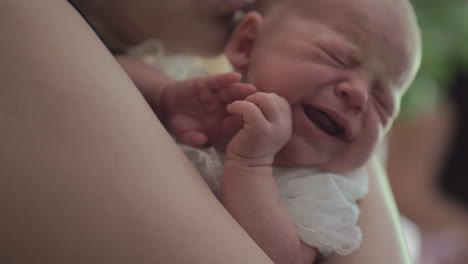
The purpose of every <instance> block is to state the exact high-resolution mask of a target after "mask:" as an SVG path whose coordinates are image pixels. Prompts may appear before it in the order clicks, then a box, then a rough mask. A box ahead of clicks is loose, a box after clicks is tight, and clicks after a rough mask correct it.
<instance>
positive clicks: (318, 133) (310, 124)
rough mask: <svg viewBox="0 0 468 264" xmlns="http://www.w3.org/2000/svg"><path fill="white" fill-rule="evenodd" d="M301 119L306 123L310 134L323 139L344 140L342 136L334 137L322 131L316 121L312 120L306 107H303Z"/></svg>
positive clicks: (330, 140)
mask: <svg viewBox="0 0 468 264" xmlns="http://www.w3.org/2000/svg"><path fill="white" fill-rule="evenodd" d="M300 119H301V120H299V122H300V123H301V124H304V127H305V130H306V131H307V132H306V133H307V134H308V136H310V137H313V138H317V139H319V140H321V141H329V142H338V141H342V139H341V138H339V137H333V136H330V135H328V134H327V133H325V132H324V131H322V129H320V128H319V127H318V126H317V125H316V124H315V123H314V122H312V121H311V120H310V119H309V117H308V116H307V114H306V113H305V109H304V108H301V117H300Z"/></svg>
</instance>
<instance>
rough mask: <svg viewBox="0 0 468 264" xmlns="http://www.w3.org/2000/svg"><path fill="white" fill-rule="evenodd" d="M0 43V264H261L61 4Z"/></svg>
mask: <svg viewBox="0 0 468 264" xmlns="http://www.w3.org/2000/svg"><path fill="white" fill-rule="evenodd" d="M0 32H1V34H0V41H1V42H2V49H0V58H1V60H0V124H1V125H0V179H1V184H0V198H1V199H0V211H1V217H0V234H1V235H0V245H1V250H0V252H1V253H0V263H50V264H54V263H176V262H177V263H271V261H270V260H269V259H268V258H267V257H266V255H265V254H264V253H263V252H261V250H260V249H259V248H258V247H257V246H256V245H255V243H254V242H253V241H252V240H251V239H250V238H249V237H248V236H247V234H245V233H244V232H243V230H242V229H241V228H240V227H239V226H238V225H237V224H236V223H235V221H234V220H233V219H232V218H231V217H230V216H229V214H228V213H227V212H226V211H225V210H224V209H223V208H222V206H221V205H220V204H219V203H218V202H217V201H216V199H215V198H214V197H213V195H211V193H210V192H209V190H208V188H207V187H206V185H205V184H204V182H203V181H202V179H201V178H200V177H199V175H198V174H197V173H196V172H195V170H194V169H193V168H192V165H191V164H190V162H189V161H188V160H187V159H186V158H185V157H184V155H183V154H182V153H181V152H180V151H179V150H178V148H177V147H176V145H175V144H174V143H173V142H172V140H171V138H170V136H168V134H167V133H166V131H165V130H164V129H163V127H162V126H161V125H160V123H159V122H158V120H157V119H156V117H155V116H154V114H153V113H152V111H151V109H150V108H149V107H148V105H147V104H146V102H145V100H144V99H143V97H142V96H141V94H140V93H139V92H138V91H137V90H136V88H135V87H134V85H133V84H132V82H131V81H130V80H129V79H128V77H127V76H126V74H125V73H124V72H123V70H122V69H121V68H120V67H119V65H118V64H117V62H116V61H115V60H114V58H113V57H112V55H111V54H110V53H108V52H107V51H106V49H105V47H104V46H103V45H102V44H101V43H100V42H99V40H98V38H97V37H96V36H95V35H94V33H93V32H92V30H91V29H90V28H89V27H88V25H86V23H85V22H84V21H83V20H82V19H81V18H80V17H79V15H78V14H77V13H76V12H74V10H73V9H72V8H71V6H69V5H68V3H67V2H66V1H64V0H44V1H30V0H4V1H0Z"/></svg>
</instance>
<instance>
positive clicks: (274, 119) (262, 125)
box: [226, 92, 292, 166]
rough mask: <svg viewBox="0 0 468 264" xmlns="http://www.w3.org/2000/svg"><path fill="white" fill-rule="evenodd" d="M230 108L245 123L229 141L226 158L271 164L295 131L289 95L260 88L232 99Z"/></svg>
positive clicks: (255, 164) (248, 162) (256, 163)
mask: <svg viewBox="0 0 468 264" xmlns="http://www.w3.org/2000/svg"><path fill="white" fill-rule="evenodd" d="M227 109H228V111H229V113H231V114H238V115H241V116H242V118H243V120H244V126H243V128H242V129H241V130H240V131H239V132H238V133H237V134H236V135H235V136H234V137H233V138H232V140H231V141H230V142H229V145H228V147H227V150H226V160H235V161H237V162H241V163H243V165H246V166H263V165H272V164H273V160H274V157H275V155H276V154H277V153H278V152H279V151H280V150H281V148H283V146H284V145H285V144H286V143H287V142H288V141H289V139H290V137H291V134H292V119H291V118H292V117H291V107H290V105H289V103H288V102H287V101H286V99H284V98H283V97H281V96H279V95H277V94H274V93H262V92H259V93H256V94H253V95H250V96H249V97H247V98H246V99H245V100H243V101H236V102H233V103H232V104H230V105H229V106H228V108H227Z"/></svg>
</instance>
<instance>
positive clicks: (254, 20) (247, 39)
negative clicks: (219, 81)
mask: <svg viewBox="0 0 468 264" xmlns="http://www.w3.org/2000/svg"><path fill="white" fill-rule="evenodd" d="M262 26H263V18H262V16H261V15H260V14H259V13H257V12H249V13H247V14H246V15H245V16H244V18H243V19H242V21H241V22H240V24H239V25H238V26H237V27H236V29H235V30H234V32H233V34H232V36H231V39H230V40H229V42H228V44H227V47H226V56H227V58H228V59H229V61H230V62H231V64H232V66H233V67H234V68H236V69H239V70H241V69H243V68H245V67H247V66H248V65H249V62H250V55H251V53H252V50H253V48H254V45H255V42H256V41H257V39H258V36H259V34H260V31H261V29H262Z"/></svg>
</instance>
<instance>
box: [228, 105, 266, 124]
mask: <svg viewBox="0 0 468 264" xmlns="http://www.w3.org/2000/svg"><path fill="white" fill-rule="evenodd" d="M227 110H228V112H229V113H231V114H237V115H240V116H242V119H243V120H244V123H245V124H246V125H255V124H260V123H264V122H266V119H265V117H264V116H263V113H262V111H261V110H260V109H259V108H258V107H257V106H256V105H255V104H254V103H252V102H249V101H235V102H233V103H232V104H229V105H228V106H227Z"/></svg>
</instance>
